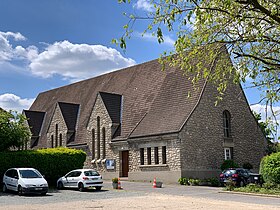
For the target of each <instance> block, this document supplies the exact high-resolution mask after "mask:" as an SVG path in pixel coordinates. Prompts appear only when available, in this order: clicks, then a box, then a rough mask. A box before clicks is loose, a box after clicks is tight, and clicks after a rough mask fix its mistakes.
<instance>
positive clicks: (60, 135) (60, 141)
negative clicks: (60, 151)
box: [59, 133, 62, 147]
mask: <svg viewBox="0 0 280 210" xmlns="http://www.w3.org/2000/svg"><path fill="white" fill-rule="evenodd" d="M59 146H60V147H62V133H60V134H59Z"/></svg>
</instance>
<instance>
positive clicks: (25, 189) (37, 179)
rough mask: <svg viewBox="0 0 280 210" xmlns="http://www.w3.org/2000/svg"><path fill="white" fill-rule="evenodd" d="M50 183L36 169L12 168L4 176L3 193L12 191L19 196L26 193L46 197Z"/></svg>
mask: <svg viewBox="0 0 280 210" xmlns="http://www.w3.org/2000/svg"><path fill="white" fill-rule="evenodd" d="M48 189H49V185H48V182H47V181H46V180H45V178H44V177H43V176H42V175H41V174H40V172H39V171H38V170H36V169H34V168H10V169H8V170H7V171H6V172H5V174H4V176H3V192H7V190H12V191H16V192H18V194H19V195H22V194H24V193H40V194H42V195H46V194H47V192H48Z"/></svg>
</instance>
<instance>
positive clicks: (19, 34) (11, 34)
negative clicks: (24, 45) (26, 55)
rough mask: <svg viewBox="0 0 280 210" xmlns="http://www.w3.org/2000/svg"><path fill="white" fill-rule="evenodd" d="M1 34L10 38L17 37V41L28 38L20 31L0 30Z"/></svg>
mask: <svg viewBox="0 0 280 210" xmlns="http://www.w3.org/2000/svg"><path fill="white" fill-rule="evenodd" d="M0 36H2V37H5V38H6V39H8V37H12V38H14V39H15V41H23V40H26V38H25V37H24V36H23V35H22V34H21V33H19V32H17V33H14V32H10V31H8V32H2V31H0Z"/></svg>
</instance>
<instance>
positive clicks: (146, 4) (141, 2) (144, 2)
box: [133, 0, 154, 12]
mask: <svg viewBox="0 0 280 210" xmlns="http://www.w3.org/2000/svg"><path fill="white" fill-rule="evenodd" d="M133 7H134V8H136V9H139V10H144V11H147V12H152V11H154V6H153V4H151V1H150V0H138V1H137V2H136V3H135V4H134V5H133Z"/></svg>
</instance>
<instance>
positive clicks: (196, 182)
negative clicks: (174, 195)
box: [189, 179, 200, 186]
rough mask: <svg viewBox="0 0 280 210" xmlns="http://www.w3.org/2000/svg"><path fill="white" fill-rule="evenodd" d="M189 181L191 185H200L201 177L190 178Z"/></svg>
mask: <svg viewBox="0 0 280 210" xmlns="http://www.w3.org/2000/svg"><path fill="white" fill-rule="evenodd" d="M189 183H190V185H194V186H196V185H199V183H200V180H199V179H189Z"/></svg>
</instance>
